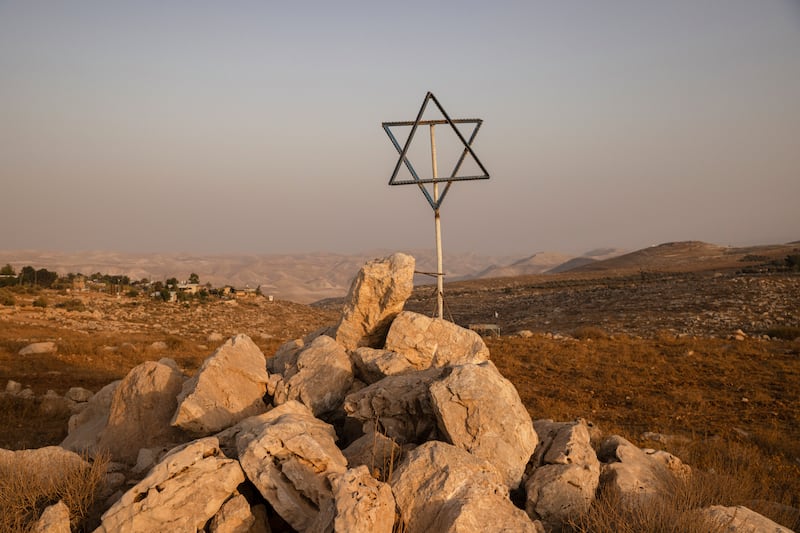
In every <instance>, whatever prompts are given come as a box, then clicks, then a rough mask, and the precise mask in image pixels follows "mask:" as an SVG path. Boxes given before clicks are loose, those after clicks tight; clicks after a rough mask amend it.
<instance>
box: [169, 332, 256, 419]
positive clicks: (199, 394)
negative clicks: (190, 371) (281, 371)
mask: <svg viewBox="0 0 800 533" xmlns="http://www.w3.org/2000/svg"><path fill="white" fill-rule="evenodd" d="M267 379H268V378H267V369H266V359H265V358H264V354H263V353H262V352H261V350H260V349H259V347H258V346H256V344H255V343H254V342H253V341H252V340H251V339H250V337H248V336H247V335H236V336H235V337H232V338H231V339H229V340H228V341H226V342H225V343H224V344H223V345H222V346H220V347H219V348H218V349H217V350H216V351H215V352H214V353H213V354H212V355H211V356H210V357H209V358H208V359H206V360H205V361H204V362H203V366H201V367H200V370H199V371H198V372H197V374H195V376H194V377H193V378H192V379H190V380H188V381H187V382H186V383H185V384H184V385H183V388H182V390H181V391H180V395H179V396H178V404H179V405H178V408H177V410H176V411H173V412H174V416H173V417H172V422H171V423H172V425H173V426H176V427H179V428H181V429H183V430H185V431H187V432H189V433H191V434H193V435H209V434H211V433H214V432H217V431H220V430H222V429H224V428H226V427H228V426H232V425H233V424H235V423H236V422H238V421H239V420H242V419H244V418H247V417H249V416H253V415H257V414H259V413H263V412H264V411H266V409H267V406H266V404H265V403H264V400H263V398H264V395H265V394H266V392H267Z"/></svg>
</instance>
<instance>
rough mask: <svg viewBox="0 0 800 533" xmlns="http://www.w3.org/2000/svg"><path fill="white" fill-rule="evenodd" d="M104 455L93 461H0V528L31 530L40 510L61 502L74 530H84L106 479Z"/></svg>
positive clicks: (39, 514) (5, 529)
mask: <svg viewBox="0 0 800 533" xmlns="http://www.w3.org/2000/svg"><path fill="white" fill-rule="evenodd" d="M107 464H108V458H107V457H102V456H99V457H95V459H94V461H93V462H92V463H82V464H80V465H77V464H75V462H71V461H66V460H61V461H51V462H49V463H48V464H47V465H42V464H41V463H39V462H34V461H28V460H16V461H13V462H10V463H0V531H4V532H9V533H14V532H25V531H32V528H33V526H34V525H35V524H36V521H37V520H38V519H39V517H40V516H41V514H42V512H43V511H44V510H45V509H46V508H47V507H48V506H50V505H53V504H55V503H58V502H59V501H63V502H64V504H65V505H66V506H67V508H68V509H69V513H70V525H71V528H72V530H73V531H83V530H84V529H85V526H86V524H85V522H86V521H87V519H88V518H89V516H90V513H91V511H92V507H93V505H94V503H95V497H96V495H97V493H98V490H99V489H100V488H101V487H102V484H103V482H104V480H105V474H106V465H107Z"/></svg>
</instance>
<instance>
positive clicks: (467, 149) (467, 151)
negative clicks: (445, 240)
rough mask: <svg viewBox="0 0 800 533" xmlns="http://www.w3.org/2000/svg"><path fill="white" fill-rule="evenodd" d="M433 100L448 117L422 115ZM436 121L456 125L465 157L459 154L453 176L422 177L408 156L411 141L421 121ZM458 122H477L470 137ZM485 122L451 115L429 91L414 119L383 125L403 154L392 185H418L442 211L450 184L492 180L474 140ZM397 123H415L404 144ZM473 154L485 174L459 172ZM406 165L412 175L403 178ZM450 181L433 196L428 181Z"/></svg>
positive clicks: (444, 115) (443, 114)
mask: <svg viewBox="0 0 800 533" xmlns="http://www.w3.org/2000/svg"><path fill="white" fill-rule="evenodd" d="M431 100H433V103H434V104H435V105H436V107H437V108H438V109H439V111H440V112H441V114H442V116H443V117H444V120H422V115H423V114H424V113H425V108H426V107H427V105H428V102H429V101H431ZM434 124H448V125H450V127H451V128H452V130H453V132H454V133H455V134H456V136H457V137H458V139H459V140H460V141H461V143H462V144H463V145H464V150H463V151H462V152H461V157H459V158H458V161H457V162H456V164H455V167H454V168H453V171H452V172H451V173H450V175H449V176H446V177H437V178H433V179H422V178H420V177H419V174H417V171H416V170H415V169H414V165H412V164H411V161H410V160H409V158H408V155H407V154H408V149H409V147H410V146H411V141H412V140H413V139H414V133H416V131H417V128H418V127H419V126H420V125H423V126H428V125H434ZM456 124H474V127H473V129H472V133H470V135H469V139H465V138H464V136H463V135H462V134H461V131H459V129H458V128H457V127H456ZM481 124H483V120H481V119H479V118H461V119H451V118H450V116H449V115H448V114H447V112H446V111H445V110H444V108H443V107H442V105H441V104H440V103H439V100H437V99H436V97H435V96H434V95H433V93H431V92H428V94H426V95H425V99H424V100H423V101H422V106H421V107H420V109H419V113H417V118H416V120H414V121H403V122H383V123H382V126H383V129H384V131H386V134H387V135H388V136H389V139H390V140H391V141H392V144H393V145H394V147H395V149H396V150H397V153H399V154H400V158H399V159H398V160H397V164H396V165H395V166H394V172H392V177H391V178H390V179H389V185H418V186H419V188H420V190H421V191H422V194H424V195H425V199H426V200H428V203H429V204H430V206H431V208H432V209H433V210H434V211H438V209H439V207H440V206H441V205H442V201H443V200H444V198H445V196H446V195H447V191H448V190H450V185H452V184H453V182H455V181H468V180H488V179H489V172H488V171H487V170H486V168H485V167H484V166H483V163H481V160H480V159H478V156H477V155H476V154H475V151H474V150H473V149H472V141H474V140H475V136H476V135H477V134H478V130H479V129H480V127H481ZM395 126H411V131H410V132H409V133H408V138H407V139H406V142H405V143H404V144H403V145H402V146H400V143H399V142H398V141H397V138H396V137H395V136H394V134H393V133H392V130H391V128H392V127H395ZM468 155H469V156H471V157H472V160H473V161H474V162H475V163H476V164H477V166H478V168H479V169H480V171H481V172H483V174H479V175H475V176H458V171H459V170H460V169H461V165H462V164H463V163H464V160H465V159H466V157H467V156H468ZM402 165H405V167H406V168H407V169H408V171H409V172H410V173H411V177H412V179H406V180H401V179H398V177H397V174H398V173H399V172H400V167H401V166H402ZM439 182H442V183H446V184H447V185H445V187H444V189H443V190H442V193H441V195H440V196H439V197H438V198H437V199H434V197H433V196H431V194H430V192H429V191H428V189H427V188H426V187H425V185H426V184H428V183H439Z"/></svg>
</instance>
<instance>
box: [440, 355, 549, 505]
mask: <svg viewBox="0 0 800 533" xmlns="http://www.w3.org/2000/svg"><path fill="white" fill-rule="evenodd" d="M430 397H431V404H432V406H433V411H434V413H435V414H436V419H437V421H438V424H439V428H440V429H441V431H442V433H443V434H444V436H445V437H446V438H447V441H448V442H450V443H451V444H454V445H456V446H458V447H459V448H463V449H465V450H466V451H468V452H470V453H471V454H473V455H474V456H476V457H480V458H482V459H486V460H487V461H489V462H490V463H492V464H493V465H494V467H495V468H497V470H498V471H499V472H500V473H501V474H502V476H503V479H504V481H505V483H506V485H507V486H508V487H509V488H510V489H512V490H513V489H516V488H517V487H518V486H519V484H520V481H521V480H522V475H523V473H524V472H525V465H526V464H528V460H529V459H530V457H531V455H532V454H533V451H534V450H535V449H536V444H537V443H538V442H539V439H538V436H537V435H536V432H535V431H534V429H533V423H532V421H531V417H530V415H529V414H528V411H527V409H525V406H524V405H522V400H520V398H519V394H518V393H517V389H515V388H514V385H512V384H511V382H510V381H508V380H507V379H505V378H504V377H503V376H502V375H500V372H498V371H497V368H495V366H494V364H493V363H491V362H490V361H487V362H484V363H481V364H480V365H472V364H467V365H462V366H457V367H455V368H453V369H452V371H451V372H450V373H449V375H447V376H446V377H443V378H442V379H440V380H438V381H436V382H434V383H433V384H431V386H430Z"/></svg>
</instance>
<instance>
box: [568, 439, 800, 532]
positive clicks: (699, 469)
mask: <svg viewBox="0 0 800 533" xmlns="http://www.w3.org/2000/svg"><path fill="white" fill-rule="evenodd" d="M674 451H675V452H676V453H678V454H680V457H682V458H683V460H684V462H686V463H691V464H692V465H693V467H694V470H693V473H692V475H691V476H690V477H688V478H686V479H681V478H677V477H675V476H672V475H669V474H668V473H666V472H663V473H662V474H663V475H662V476H660V477H659V481H660V485H661V486H660V491H661V492H660V495H659V496H651V497H648V498H623V497H622V496H620V495H619V494H617V493H615V492H614V491H612V490H604V491H602V492H601V494H600V495H599V497H598V498H597V499H596V500H595V502H594V503H593V504H592V507H591V508H590V510H589V512H588V513H586V514H585V515H584V516H582V517H580V518H579V519H577V520H575V521H574V522H573V523H571V524H568V525H567V526H568V528H567V529H568V530H571V531H575V532H582V533H583V532H598V531H599V532H612V531H615V532H616V531H623V532H624V531H629V532H639V531H652V532H664V533H666V532H675V533H678V532H681V533H683V532H688V533H691V532H697V533H703V532H715V531H720V532H721V531H724V529H723V528H721V527H720V526H719V525H717V524H715V523H713V522H710V521H709V520H707V519H705V518H704V517H702V516H699V515H698V511H699V510H700V509H702V508H705V507H709V506H711V505H723V506H726V507H728V506H736V505H744V506H746V507H749V508H750V509H752V510H754V511H756V512H758V513H760V514H763V515H764V516H767V517H769V518H771V519H772V520H773V521H775V522H777V523H779V524H783V525H785V526H786V527H789V528H791V529H793V530H794V529H796V528H797V527H798V526H800V521H799V520H800V513H799V512H797V510H792V509H791V508H789V507H788V506H786V503H787V502H791V500H792V498H793V495H792V494H790V493H789V491H791V490H793V489H792V488H790V487H791V486H792V485H796V482H797V480H796V479H794V480H793V479H792V476H793V475H795V476H796V472H795V473H794V474H792V473H791V472H786V471H785V472H783V473H780V472H775V466H776V465H779V464H780V461H778V462H774V461H773V460H772V459H771V458H769V457H765V456H764V455H763V453H762V450H761V449H759V448H758V446H756V445H754V444H748V443H738V442H733V441H726V440H723V439H713V440H711V441H695V442H691V443H689V444H688V445H686V446H683V447H681V448H677V449H675V450H674ZM776 504H777V505H776Z"/></svg>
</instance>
